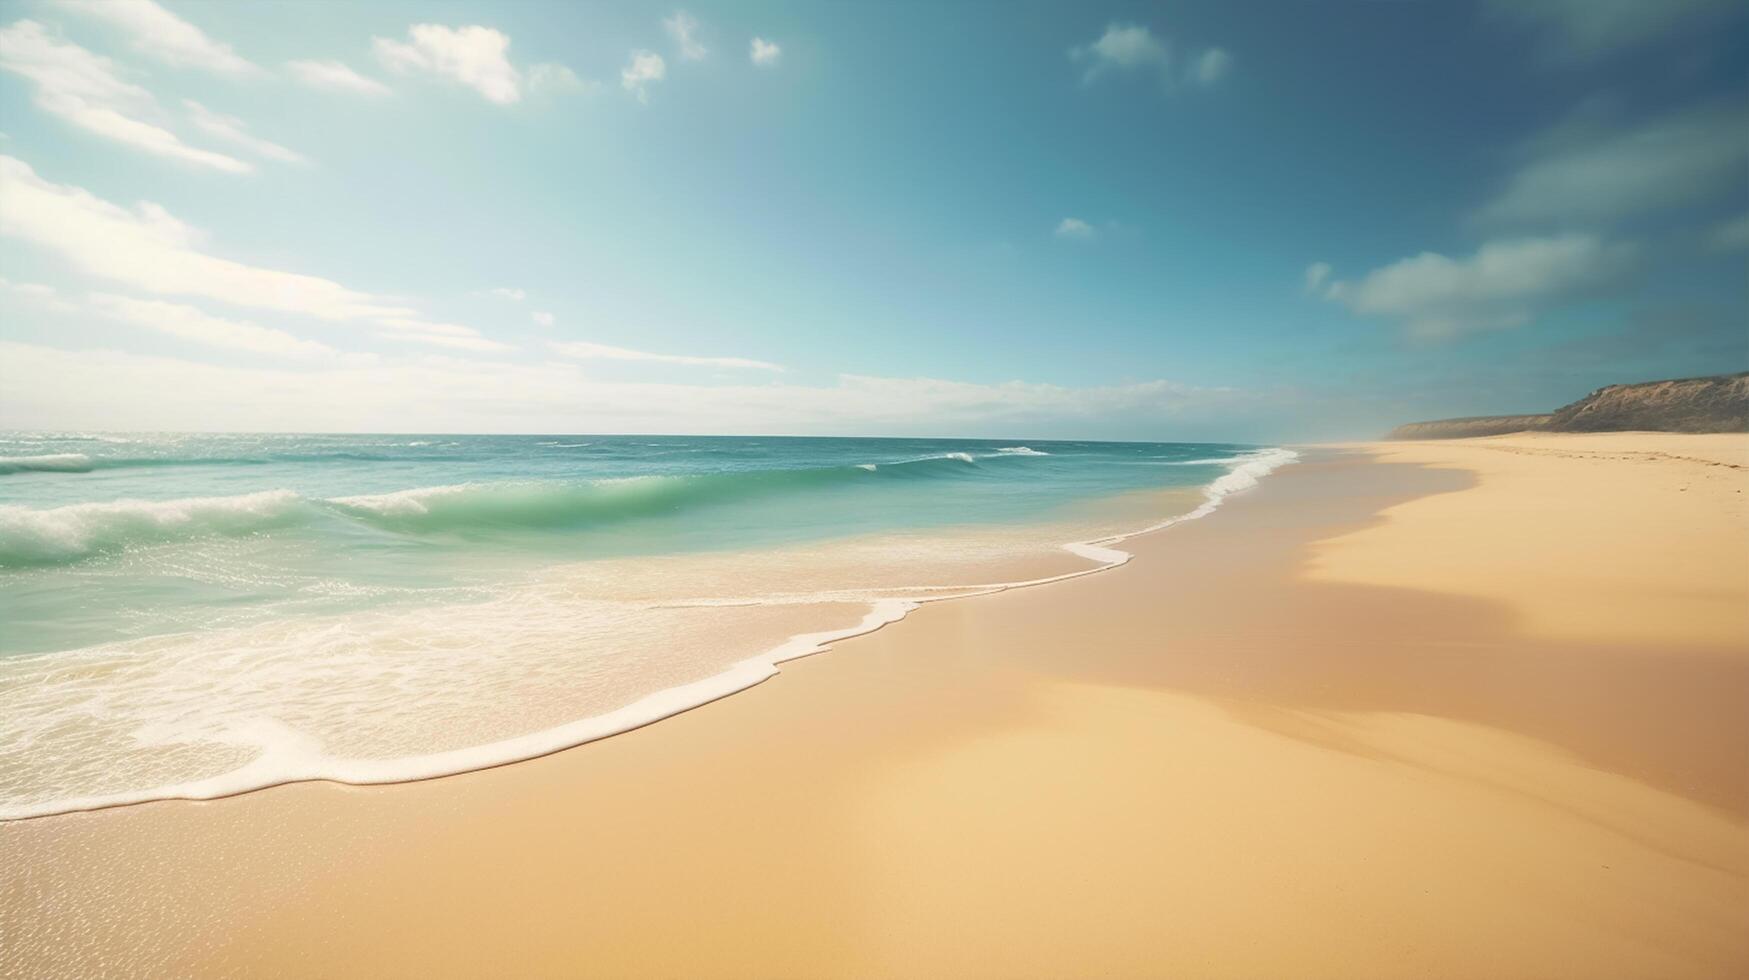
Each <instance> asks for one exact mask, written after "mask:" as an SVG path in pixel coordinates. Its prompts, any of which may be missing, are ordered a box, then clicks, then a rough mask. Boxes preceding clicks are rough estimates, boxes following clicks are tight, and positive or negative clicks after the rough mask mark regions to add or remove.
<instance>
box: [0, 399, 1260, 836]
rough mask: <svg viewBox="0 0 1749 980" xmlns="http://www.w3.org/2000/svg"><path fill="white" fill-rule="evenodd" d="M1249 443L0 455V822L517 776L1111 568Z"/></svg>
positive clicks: (78, 447)
mask: <svg viewBox="0 0 1749 980" xmlns="http://www.w3.org/2000/svg"><path fill="white" fill-rule="evenodd" d="M1292 458H1293V454H1292V453H1291V452H1289V451H1286V450H1281V449H1270V448H1261V447H1254V446H1242V445H1210V444H1188V443H1101V442H1041V441H1027V442H1024V443H1022V442H1016V441H1003V440H997V441H980V440H965V439H954V440H918V439H837V438H757V437H664V436H441V435H418V436H392V435H364V436H359V435H288V434H272V435H240V434H227V435H195V434H101V433H81V434H34V433H10V434H4V435H0V819H10V818H18V817H26V816H36V815H44V814H50V813H58V812H65V811H70V810H77V809H89V808H93V807H100V806H109V805H116V804H121V803H130V802H139V801H144V800H151V799H163V798H210V797H214V796H220V795H225V794H229V793H236V792H241V791H244V790H248V789H254V788H259V787H263V786H268V785H273V784H276V783H281V782H288V781H294V780H301V779H335V780H343V781H348V782H355V783H373V782H391V781H397V780H404V779H412V778H423V777H429V776H434V775H442V774H446V773H453V772H460V771H465V770H468V769H473V768H479V767H481V766H486V765H494V764H499V763H503V762H508V761H513V760H516V759H521V758H528V757H531V756H534V755H539V754H542V753H545V752H551V751H555V750H557V749H561V748H565V747H567V746H570V745H576V744H579V743H581V742H585V741H588V740H590V739H593V738H598V737H601V736H603V735H609V734H613V733H615V732H619V731H624V730H626V729H627V728H631V727H635V726H637V725H640V724H645V723H648V722H649V721H652V720H654V719H657V718H661V717H664V716H666V715H669V714H673V713H675V712H677V711H682V710H685V709H687V708H689V707H694V706H696V705H698V704H702V703H704V702H706V701H709V700H712V699H714V698H716V697H720V696H722V695H724V694H727V693H731V692H733V691H735V690H739V689H741V688H744V687H746V686H749V685H751V684H754V683H758V682H759V681H760V680H763V679H765V678H766V677H769V676H770V675H771V674H772V673H774V672H775V671H776V665H777V664H778V663H781V662H782V661H783V660H785V659H789V658H791V657H794V656H799V655H803V654H806V653H810V652H814V651H816V650H818V649H820V648H822V647H823V646H824V645H825V644H827V643H830V642H831V641H833V640H835V639H839V638H843V637H848V636H852V635H855V634H857V633H860V632H865V631H867V630H869V629H873V628H876V627H878V626H880V625H882V624H884V623H887V622H891V621H893V620H896V619H898V618H900V617H902V616H903V615H904V614H905V613H906V612H908V611H910V610H911V609H913V608H915V607H916V606H917V605H918V604H919V603H923V602H930V601H940V600H946V599H952V598H957V597H964V596H969V595H975V594H978V593H982V592H988V591H991V590H994V589H1002V588H1011V587H1015V586H1017V585H1026V584H1034V583H1040V582H1048V581H1050V580H1054V579H1057V578H1061V577H1067V576H1072V575H1078V574H1085V573H1088V572H1091V571H1097V570H1100V569H1103V568H1107V567H1111V566H1113V565H1115V564H1119V563H1121V562H1122V561H1123V560H1125V558H1126V557H1127V555H1126V553H1125V552H1123V551H1122V549H1121V548H1119V547H1117V545H1118V544H1119V543H1121V540H1122V538H1123V537H1125V536H1127V535H1130V534H1133V533H1136V532H1138V531H1142V530H1147V529H1151V528H1156V527H1160V526H1164V525H1166V524H1169V523H1171V522H1173V521H1176V520H1181V519H1185V518H1188V517H1195V516H1201V515H1202V514H1204V513H1207V512H1208V511H1209V510H1211V509H1212V508H1213V507H1214V506H1215V505H1216V504H1218V502H1219V500H1220V498H1221V497H1222V496H1223V495H1225V494H1226V493H1229V492H1231V491H1233V490H1237V489H1243V488H1245V487H1247V486H1249V485H1251V484H1252V483H1254V482H1255V480H1256V479H1257V478H1258V477H1260V476H1261V475H1263V474H1265V473H1267V472H1268V471H1269V470H1270V469H1272V468H1273V467H1275V466H1278V465H1280V464H1281V463H1283V462H1287V461H1289V460H1291V459H1292Z"/></svg>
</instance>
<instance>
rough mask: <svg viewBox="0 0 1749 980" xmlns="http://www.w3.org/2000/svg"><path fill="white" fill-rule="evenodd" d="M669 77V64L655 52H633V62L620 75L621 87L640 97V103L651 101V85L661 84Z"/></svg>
mask: <svg viewBox="0 0 1749 980" xmlns="http://www.w3.org/2000/svg"><path fill="white" fill-rule="evenodd" d="M667 75H668V63H667V62H665V61H663V60H662V56H661V55H659V54H656V53H655V52H654V51H633V52H632V60H631V61H630V62H629V63H627V64H626V66H625V68H623V69H622V70H621V71H620V73H619V84H620V87H621V88H623V89H625V90H626V91H627V92H630V93H632V94H633V95H635V96H637V97H638V101H639V102H648V101H650V85H651V84H652V83H654V82H659V81H661V80H662V79H663V78H665V77H667Z"/></svg>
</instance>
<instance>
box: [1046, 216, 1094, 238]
mask: <svg viewBox="0 0 1749 980" xmlns="http://www.w3.org/2000/svg"><path fill="white" fill-rule="evenodd" d="M1053 234H1055V235H1056V236H1057V237H1058V238H1074V239H1077V240H1080V241H1086V240H1087V239H1090V238H1092V237H1093V226H1092V225H1090V224H1088V223H1087V222H1085V221H1082V220H1081V219H1080V218H1064V219H1063V220H1062V221H1059V222H1057V230H1056V231H1055V232H1053Z"/></svg>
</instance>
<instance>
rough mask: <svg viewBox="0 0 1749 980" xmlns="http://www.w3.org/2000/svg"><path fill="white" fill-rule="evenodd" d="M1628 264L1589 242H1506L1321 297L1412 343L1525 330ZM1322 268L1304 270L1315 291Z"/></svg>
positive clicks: (1572, 237)
mask: <svg viewBox="0 0 1749 980" xmlns="http://www.w3.org/2000/svg"><path fill="white" fill-rule="evenodd" d="M1632 257H1633V250H1632V249H1631V248H1630V247H1628V246H1625V245H1610V244H1607V243H1605V242H1603V241H1601V240H1599V239H1597V238H1596V237H1594V236H1591V235H1580V234H1569V235H1560V236H1556V237H1553V238H1519V239H1508V240H1502V241H1493V242H1488V243H1487V244H1484V245H1483V246H1482V247H1481V248H1479V249H1477V250H1476V252H1475V254H1474V255H1471V256H1469V257H1467V258H1456V259H1454V258H1449V257H1447V256H1444V255H1440V254H1438V253H1436V252H1422V253H1421V254H1420V255H1416V256H1412V257H1410V258H1406V259H1400V260H1398V261H1396V262H1393V263H1391V264H1390V265H1387V266H1383V267H1381V268H1378V269H1374V270H1373V271H1371V272H1369V273H1367V274H1366V275H1365V276H1363V277H1361V279H1360V280H1359V281H1356V282H1346V281H1340V280H1338V281H1334V282H1330V283H1329V285H1328V286H1327V287H1325V289H1324V292H1323V296H1324V298H1326V299H1329V300H1333V301H1336V302H1340V303H1342V304H1343V305H1345V306H1347V307H1348V308H1349V309H1351V310H1353V311H1354V312H1356V313H1361V314H1367V315H1372V316H1389V317H1396V318H1400V319H1401V320H1403V322H1404V324H1405V325H1406V326H1407V328H1408V330H1409V332H1410V334H1411V335H1413V336H1417V337H1422V338H1439V337H1448V336H1452V335H1454V334H1458V333H1463V332H1467V331H1472V330H1478V329H1486V328H1491V327H1509V326H1518V325H1520V324H1523V323H1526V322H1528V321H1529V319H1530V317H1531V315H1532V313H1534V312H1535V311H1536V310H1537V309H1539V308H1541V307H1543V306H1545V305H1546V304H1548V303H1549V302H1551V301H1553V300H1556V299H1559V298H1562V297H1566V296H1570V295H1572V294H1573V293H1576V292H1579V291H1582V290H1586V289H1591V288H1595V287H1597V286H1600V285H1602V284H1604V283H1606V282H1607V281H1609V279H1610V278H1611V277H1613V276H1615V275H1617V274H1619V273H1620V272H1621V271H1622V270H1623V269H1624V268H1626V266H1627V265H1628V264H1629V262H1630V261H1631V259H1632ZM1320 266H1323V263H1315V264H1313V265H1312V266H1311V267H1309V268H1308V269H1307V270H1306V282H1307V284H1308V286H1311V287H1312V288H1314V289H1315V288H1316V285H1314V279H1315V280H1316V282H1317V283H1322V282H1324V281H1325V279H1326V278H1328V276H1329V274H1330V273H1329V271H1328V268H1327V267H1325V268H1324V269H1322V270H1320V269H1319V267H1320ZM1314 270H1319V271H1317V272H1316V273H1315V271H1314Z"/></svg>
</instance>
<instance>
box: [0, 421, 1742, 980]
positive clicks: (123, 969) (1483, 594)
mask: <svg viewBox="0 0 1749 980" xmlns="http://www.w3.org/2000/svg"><path fill="white" fill-rule="evenodd" d="M1745 448H1746V443H1745V441H1744V438H1743V437H1681V436H1663V435H1655V436H1652V435H1647V436H1641V435H1623V436H1604V437H1577V438H1572V437H1568V438H1561V437H1546V436H1538V437H1505V438H1497V439H1489V440H1478V441H1474V442H1469V441H1466V442H1462V443H1427V444H1391V445H1388V446H1381V447H1373V448H1370V449H1366V448H1350V449H1347V450H1342V451H1317V452H1313V453H1311V454H1309V456H1308V460H1307V461H1306V462H1304V463H1301V464H1298V465H1296V466H1292V467H1289V468H1287V469H1285V470H1283V471H1281V472H1280V473H1278V474H1277V475H1276V476H1274V477H1271V478H1270V479H1269V480H1268V481H1266V482H1265V484H1264V485H1263V487H1261V488H1260V489H1258V490H1257V491H1254V492H1251V493H1248V494H1246V495H1244V496H1241V497H1238V498H1235V499H1233V500H1231V501H1230V502H1229V503H1228V504H1227V505H1226V506H1225V507H1223V508H1222V509H1221V510H1220V511H1219V512H1217V513H1216V514H1215V515H1213V516H1212V517H1210V518H1207V519H1205V520H1202V521H1198V522H1195V523H1192V524H1188V525H1182V526H1179V527H1177V528H1173V529H1171V530H1169V531H1167V532H1164V533H1161V534H1157V535H1153V536H1150V537H1147V538H1144V539H1139V540H1137V541H1134V542H1131V544H1132V545H1133V546H1134V550H1135V551H1136V552H1137V555H1138V556H1137V558H1136V559H1135V560H1134V561H1132V562H1131V563H1130V564H1129V565H1127V566H1125V567H1123V568H1120V569H1117V570H1115V571H1112V572H1109V573H1106V574H1101V575H1095V576H1091V577H1088V578H1081V579H1076V580H1073V581H1069V582H1065V583H1062V584H1059V585H1053V586H1048V587H1044V588H1041V589H1033V590H1024V591H1017V592H1010V593H1005V594H1001V595H996V596H990V597H986V598H978V599H969V600H963V601H959V602H952V603H945V604H941V605H936V606H930V607H926V608H924V609H922V610H920V611H919V612H917V613H915V614H914V615H913V616H912V617H911V618H910V619H908V620H906V621H905V622H904V623H901V624H899V625H897V626H894V627H891V628H889V629H887V630H883V631H881V632H879V633H876V634H874V635H872V636H868V637H864V638H861V639H858V640H855V641H851V642H848V643H844V644H842V645H840V647H839V648H838V649H836V650H834V651H833V652H831V653H828V654H825V655H822V656H820V657H816V658H812V659H810V660H805V661H800V662H796V663H793V664H790V665H788V666H787V667H786V668H785V669H784V672H783V675H782V676H781V677H779V678H777V679H776V680H774V681H772V682H769V683H767V684H764V685H761V686H760V687H758V688H755V689H753V690H751V691H748V692H746V693H744V694H741V695H736V696H734V697H731V698H727V699H725V700H722V701H719V702H716V703H714V704H711V705H708V706H706V707H704V708H701V709H698V710H695V711H692V712H689V713H687V714H685V715H682V716H679V717H676V718H673V719H670V720H668V721H664V722H661V723H659V724H656V725H653V726H650V727H648V728H645V729H642V730H640V731H637V732H634V733H631V734H628V735H625V736H619V737H616V738H612V739H609V740H607V741H604V742H600V743H596V744H593V745H589V746H584V747H582V748H580V749H576V750H572V751H569V752H564V753H560V754H558V755H554V756H550V757H547V758H545V759H541V760H536V761H534V762H530V763H523V764H518V765H514V766H507V767H503V768H500V769H496V770H491V771H487V772H481V773H473V774H469V775H465V776H459V777H453V778H449V779H443V780H436V781H432V782H428V783H420V784H412V785H405V786H396V787H381V788H369V789H359V788H348V787H337V786H331V785H321V784H309V785H298V786H288V787H281V788H277V789H273V790H267V791H264V792H260V793H254V794H250V795H247V796H243V797H238V798H235V799H230V800H222V801H217V802H213V803H205V804H190V803H165V804H150V805H146V806H138V807H130V808H124V809H119V810H113V811H107V812H102V813H95V814H81V815H72V816H67V817H57V818H49V819H44V820H37V821H28V822H23V823H17V824H11V825H6V826H3V827H0V851H3V853H0V973H3V974H6V975H12V974H17V975H21V976H23V975H28V976H51V975H94V974H97V973H105V974H112V975H119V974H127V973H130V972H139V973H148V974H161V975H170V974H176V975H182V974H208V975H220V974H223V975H243V974H255V975H305V976H318V975H325V976H332V975H342V974H354V975H356V974H383V975H405V976H434V975H481V974H494V975H507V976H508V975H523V976H526V975H561V976H599V977H620V976H686V977H705V976H744V977H816V976H820V977H828V976H869V977H873V976H917V977H936V976H952V977H957V976H988V977H1060V976H1194V977H1203V976H1208V977H1227V976H1231V977H1295V978H1298V977H1404V976H1416V977H1437V976H1448V977H1482V976H1486V977H1587V978H1591V977H1733V976H1743V975H1746V974H1749V938H1746V937H1749V823H1746V817H1749V759H1746V758H1745V755H1746V747H1749V634H1746V633H1745V631H1744V628H1743V620H1742V618H1741V615H1742V611H1743V609H1744V608H1745V606H1746V605H1749V547H1746V545H1749V518H1746V511H1745V505H1744V502H1743V498H1744V496H1745V495H1744V494H1743V490H1744V489H1745V488H1746V487H1749V470H1746V469H1744V460H1743V455H1744V450H1745Z"/></svg>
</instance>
